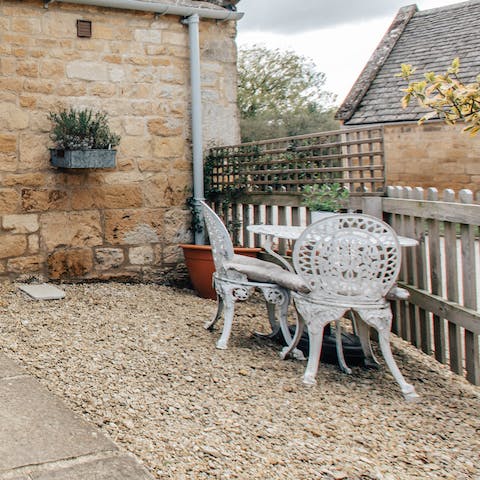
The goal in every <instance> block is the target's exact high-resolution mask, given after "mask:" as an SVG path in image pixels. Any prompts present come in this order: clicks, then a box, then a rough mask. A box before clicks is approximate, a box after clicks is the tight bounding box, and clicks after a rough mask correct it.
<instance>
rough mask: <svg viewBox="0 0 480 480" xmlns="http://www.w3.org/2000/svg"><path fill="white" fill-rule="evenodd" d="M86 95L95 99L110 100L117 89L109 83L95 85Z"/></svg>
mask: <svg viewBox="0 0 480 480" xmlns="http://www.w3.org/2000/svg"><path fill="white" fill-rule="evenodd" d="M88 93H89V94H90V95H93V96H95V97H102V98H110V97H113V96H114V95H115V94H116V93H117V89H116V86H115V85H112V84H111V83H95V84H93V85H92V86H91V87H90V88H89V89H88Z"/></svg>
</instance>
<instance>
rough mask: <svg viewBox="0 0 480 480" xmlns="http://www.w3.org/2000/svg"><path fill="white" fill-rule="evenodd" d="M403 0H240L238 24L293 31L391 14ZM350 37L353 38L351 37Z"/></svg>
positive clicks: (251, 28) (254, 28)
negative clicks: (240, 17)
mask: <svg viewBox="0 0 480 480" xmlns="http://www.w3.org/2000/svg"><path fill="white" fill-rule="evenodd" d="M411 3H414V2H408V1H405V0H403V1H402V0H360V1H359V0H333V1H332V0H296V1H292V0H241V1H240V3H239V4H238V5H237V9H238V11H240V12H244V13H245V16H244V17H243V18H242V20H240V22H239V28H240V29H241V30H242V31H243V32H247V31H263V32H265V31H267V32H271V33H282V34H297V33H300V32H307V31H310V30H318V29H321V28H326V27H333V26H335V25H342V24H348V23H354V22H360V21H367V20H372V19H375V18H379V17H391V18H392V20H393V17H394V15H395V14H396V12H397V11H398V9H399V8H400V7H402V6H405V5H408V4H411ZM352 40H354V39H352Z"/></svg>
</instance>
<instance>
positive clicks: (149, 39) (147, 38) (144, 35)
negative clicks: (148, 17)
mask: <svg viewBox="0 0 480 480" xmlns="http://www.w3.org/2000/svg"><path fill="white" fill-rule="evenodd" d="M162 35H163V32H162V31H160V30H154V29H150V28H147V29H142V28H137V29H135V33H134V37H135V40H136V41H137V42H142V43H158V44H161V43H164V42H162Z"/></svg>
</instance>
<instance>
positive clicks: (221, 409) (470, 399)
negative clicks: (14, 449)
mask: <svg viewBox="0 0 480 480" xmlns="http://www.w3.org/2000/svg"><path fill="white" fill-rule="evenodd" d="M62 288H64V289H65V291H66V293H67V297H66V299H64V300H60V301H48V302H36V301H33V300H30V299H29V298H28V297H26V296H25V295H24V294H23V293H21V292H20V291H19V290H18V289H17V287H16V286H15V285H14V284H9V283H4V284H1V285H0V294H1V295H0V299H1V302H0V312H1V314H2V315H1V321H0V338H1V345H2V349H3V351H4V352H5V353H6V354H7V355H8V356H9V357H11V358H14V359H17V360H20V361H21V362H22V363H23V364H24V365H25V367H26V369H27V370H28V371H29V372H30V373H31V374H33V375H35V376H36V377H38V378H39V380H40V381H41V382H42V383H43V384H44V385H45V386H47V387H48V389H49V390H51V391H52V392H54V393H55V394H56V395H58V396H59V397H62V398H63V400H64V401H65V402H66V404H67V405H68V406H69V407H70V408H71V409H72V410H74V411H75V412H77V413H78V414H80V415H83V417H84V418H85V419H86V420H87V421H88V422H90V423H91V424H95V425H97V426H98V427H100V429H101V430H102V431H103V432H104V433H105V434H106V435H108V436H109V437H110V438H112V439H113V441H115V442H116V443H117V444H118V445H119V446H120V447H121V448H124V449H125V450H128V451H130V452H132V453H133V454H135V455H136V456H137V457H138V458H139V459H140V461H142V462H143V463H144V465H145V466H146V467H147V468H148V469H149V470H150V471H151V472H152V474H153V475H154V476H155V477H156V478H161V479H164V478H165V479H167V478H173V479H203V478H218V479H229V478H238V479H253V478H255V479H257V478H258V479H268V480H273V479H298V478H304V479H325V480H327V479H328V480H331V479H337V480H340V479H345V480H346V479H348V480H353V479H355V480H357V479H358V480H360V479H361V480H372V479H377V480H380V479H385V480H393V479H402V480H405V479H415V480H417V479H422V480H424V479H442V480H445V479H452V480H453V479H455V480H462V479H477V480H478V479H480V434H479V432H480V415H479V405H480V403H479V399H480V389H479V388H478V387H474V386H472V385H470V384H468V383H467V382H466V381H465V380H464V379H462V378H460V377H458V376H455V375H453V374H451V373H450V372H449V371H448V370H447V369H446V368H444V367H443V366H441V365H439V364H437V363H436V362H435V361H434V360H432V359H431V358H429V357H427V356H425V355H423V354H422V353H420V352H418V351H417V350H416V349H415V348H413V347H410V346H408V345H407V344H406V343H404V342H403V341H401V340H399V339H394V341H393V350H394V355H395V357H396V359H397V362H398V364H399V366H400V368H401V370H402V372H403V373H404V375H405V377H406V379H407V381H410V382H413V383H414V385H415V386H416V389H417V392H418V393H419V394H420V395H421V396H422V400H421V402H420V403H416V404H409V403H406V402H404V400H403V397H402V395H401V393H400V390H399V388H398V386H397V384H396V383H395V381H394V380H393V378H392V376H391V375H390V373H389V372H388V371H387V370H386V368H385V365H384V364H383V363H382V367H381V368H380V369H379V370H367V369H363V368H360V367H354V374H353V375H351V376H348V375H345V374H343V373H341V372H339V371H338V368H337V367H336V366H334V365H327V364H321V366H320V370H319V376H318V383H317V385H316V386H315V387H311V388H308V387H304V386H303V385H302V383H301V376H302V373H303V370H304V367H305V364H304V363H303V362H300V361H297V360H287V361H282V360H280V358H279V356H278V351H279V349H280V347H279V346H278V345H276V344H274V343H272V342H270V341H266V340H263V339H259V338H257V337H253V336H252V333H251V332H252V331H253V330H255V329H257V330H258V329H264V330H265V329H266V328H267V320H266V316H265V313H264V308H263V305H262V304H261V303H260V302H259V301H255V300H254V301H253V302H248V303H245V304H242V305H241V306H240V307H239V308H238V315H237V316H236V323H235V324H234V329H233V332H232V337H231V340H230V348H229V349H228V350H226V351H221V350H217V349H216V348H215V341H216V339H217V338H218V335H219V329H218V328H217V329H216V330H215V331H214V332H208V331H206V330H204V329H203V328H202V325H203V323H204V321H205V320H206V319H208V318H209V317H210V315H211V313H212V311H213V310H214V308H215V302H213V301H211V300H204V299H200V298H198V297H196V296H195V295H194V294H193V293H192V292H190V291H187V290H175V289H172V288H167V287H163V286H158V285H125V284H117V283H109V284H81V285H63V286H62ZM247 305H248V306H247Z"/></svg>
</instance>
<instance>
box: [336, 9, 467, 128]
mask: <svg viewBox="0 0 480 480" xmlns="http://www.w3.org/2000/svg"><path fill="white" fill-rule="evenodd" d="M467 3H468V2H467ZM417 12H418V7H417V5H416V4H413V5H406V6H405V7H402V8H400V10H399V11H398V13H397V15H396V16H395V18H394V19H393V22H392V23H391V25H390V27H389V29H388V30H387V32H386V33H385V35H384V36H383V38H382V40H381V41H380V43H379V44H378V46H377V48H376V49H375V51H374V52H373V54H372V56H371V57H370V59H369V60H368V62H367V64H366V65H365V67H364V69H363V70H362V72H361V73H360V75H359V77H358V79H357V80H356V81H355V83H354V84H353V87H352V89H351V90H350V92H349V93H348V95H347V97H346V98H345V100H344V101H343V103H342V105H341V106H340V107H339V109H338V110H337V113H336V114H335V118H337V119H338V120H343V121H347V120H349V119H350V118H351V117H352V115H353V113H354V112H355V109H356V108H357V106H358V105H359V103H360V102H361V101H362V99H363V97H364V96H365V94H366V93H367V91H368V89H369V87H370V85H371V83H372V81H373V79H374V78H375V77H376V75H377V73H378V72H379V70H380V69H381V68H382V66H383V64H384V63H385V60H386V59H387V58H388V56H389V55H390V52H391V51H392V49H393V47H394V46H395V44H396V43H397V41H398V39H399V38H400V37H401V35H402V33H403V31H404V30H405V28H406V26H407V25H408V22H409V21H410V20H411V18H412V17H413V16H414V15H415V14H416V13H417Z"/></svg>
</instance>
